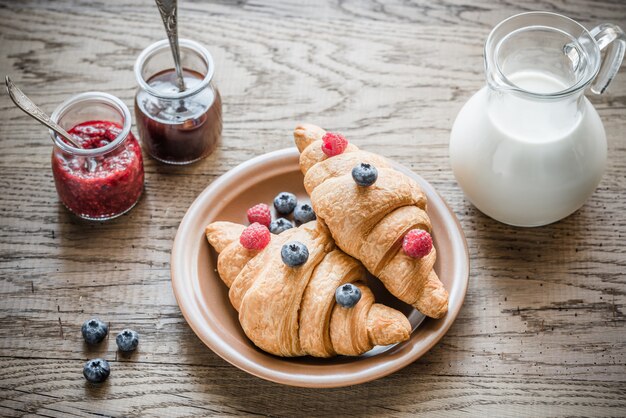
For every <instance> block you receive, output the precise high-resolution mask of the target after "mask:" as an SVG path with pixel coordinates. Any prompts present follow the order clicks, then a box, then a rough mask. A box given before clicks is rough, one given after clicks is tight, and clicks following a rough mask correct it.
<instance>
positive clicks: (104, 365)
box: [83, 358, 111, 383]
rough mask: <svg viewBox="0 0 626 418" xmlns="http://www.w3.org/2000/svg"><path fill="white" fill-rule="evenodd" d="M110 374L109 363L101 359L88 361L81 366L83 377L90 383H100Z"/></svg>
mask: <svg viewBox="0 0 626 418" xmlns="http://www.w3.org/2000/svg"><path fill="white" fill-rule="evenodd" d="M109 374H111V367H110V366H109V362H108V361H106V360H105V359H102V358H96V359H93V360H89V361H88V362H87V363H85V365H84V366H83V376H85V379H87V381H88V382H91V383H102V382H104V381H105V380H107V377H109Z"/></svg>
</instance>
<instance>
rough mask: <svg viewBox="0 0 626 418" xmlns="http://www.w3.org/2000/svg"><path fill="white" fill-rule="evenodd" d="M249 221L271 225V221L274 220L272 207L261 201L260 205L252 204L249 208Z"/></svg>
mask: <svg viewBox="0 0 626 418" xmlns="http://www.w3.org/2000/svg"><path fill="white" fill-rule="evenodd" d="M248 222H250V223H251V224H253V223H255V222H258V223H260V224H261V225H265V226H267V227H269V226H270V222H272V213H271V212H270V207H269V206H267V205H266V204H265V203H259V204H258V205H254V206H252V207H251V208H250V209H248Z"/></svg>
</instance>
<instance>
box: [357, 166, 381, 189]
mask: <svg viewBox="0 0 626 418" xmlns="http://www.w3.org/2000/svg"><path fill="white" fill-rule="evenodd" d="M352 178H353V179H354V182H355V183H356V184H358V185H359V186H362V187H368V186H371V185H372V184H374V183H376V179H378V170H376V167H374V166H373V165H371V164H367V163H361V164H359V165H357V166H356V167H354V168H353V169H352Z"/></svg>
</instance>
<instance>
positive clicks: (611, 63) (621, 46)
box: [589, 23, 626, 94]
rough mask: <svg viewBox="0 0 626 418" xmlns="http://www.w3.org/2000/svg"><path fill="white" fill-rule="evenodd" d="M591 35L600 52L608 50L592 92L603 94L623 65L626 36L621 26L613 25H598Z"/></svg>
mask: <svg viewBox="0 0 626 418" xmlns="http://www.w3.org/2000/svg"><path fill="white" fill-rule="evenodd" d="M589 33H591V36H593V37H594V38H595V40H596V43H597V44H598V47H600V51H604V50H605V49H606V55H605V57H604V60H603V61H602V63H601V64H600V71H599V72H598V75H597V76H596V78H595V80H594V81H593V83H592V84H591V91H592V92H594V93H595V94H602V93H604V91H605V90H606V88H607V87H608V86H609V84H611V81H612V80H613V77H615V75H616V74H617V72H618V71H619V67H620V66H621V65H622V60H623V59H624V52H626V34H624V31H622V29H621V28H620V27H619V26H617V25H613V24H611V23H603V24H601V25H598V26H596V27H595V28H593V29H591V30H590V31H589Z"/></svg>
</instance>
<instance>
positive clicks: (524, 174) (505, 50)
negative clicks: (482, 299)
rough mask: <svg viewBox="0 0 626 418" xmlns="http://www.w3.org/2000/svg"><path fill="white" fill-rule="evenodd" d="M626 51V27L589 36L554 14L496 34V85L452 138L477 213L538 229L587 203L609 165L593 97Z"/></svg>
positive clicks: (491, 46)
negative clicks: (591, 99) (591, 95)
mask: <svg viewBox="0 0 626 418" xmlns="http://www.w3.org/2000/svg"><path fill="white" fill-rule="evenodd" d="M625 49H626V35H625V34H624V32H623V31H622V30H621V29H620V28H619V27H617V26H615V25H612V24H609V23H604V24H601V25H599V26H596V27H595V28H593V29H591V30H590V31H588V30H587V29H585V27H584V26H582V25H581V24H579V23H578V22H575V21H574V20H572V19H569V18H567V17H565V16H561V15H558V14H555V13H548V12H529V13H522V14H519V15H515V16H512V17H510V18H508V19H506V20H504V21H503V22H501V23H500V24H499V25H498V26H496V27H495V28H494V29H493V30H492V32H491V33H490V34H489V37H488V38H487V41H486V43H485V50H484V52H485V67H484V68H485V75H486V81H487V83H486V85H485V86H484V87H483V88H482V89H481V90H479V91H478V92H477V93H476V94H475V95H474V96H472V97H471V98H470V99H469V100H468V102H467V103H466V104H465V105H464V106H463V108H462V109H461V111H460V112H459V114H458V116H457V118H456V120H455V122H454V125H453V127H452V131H451V133H450V162H451V165H452V170H453V172H454V175H455V177H456V179H457V181H458V183H459V185H460V186H461V188H462V189H463V191H464V192H465V195H466V196H467V198H468V199H469V200H470V201H471V202H472V203H473V204H474V205H475V206H476V207H477V208H478V209H480V210H481V211H482V212H483V213H485V214H487V215H489V216H491V217H492V218H494V219H496V220H498V221H500V222H504V223H507V224H510V225H515V226H524V227H533V226H542V225H547V224H549V223H552V222H556V221H558V220H560V219H563V218H564V217H566V216H568V215H570V214H572V213H574V212H575V211H576V210H578V208H580V207H581V206H582V205H583V204H584V203H585V201H586V200H587V199H588V198H589V197H590V196H591V195H592V194H593V192H594V190H595V189H596V187H597V186H598V184H599V183H600V180H601V178H602V175H603V173H604V169H605V165H606V160H607V142H606V133H605V131H604V126H603V124H602V120H601V119H600V116H599V115H598V112H597V111H596V110H595V108H594V107H593V105H592V103H591V102H590V101H589V100H588V99H587V98H586V97H585V93H586V92H587V91H588V90H590V91H591V92H592V93H594V94H601V93H602V92H604V91H605V89H606V87H607V86H608V84H609V83H610V82H611V80H612V79H613V77H614V76H615V75H616V74H617V71H618V70H619V68H620V64H621V62H622V59H623V57H624V50H625ZM587 87H589V89H587Z"/></svg>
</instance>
